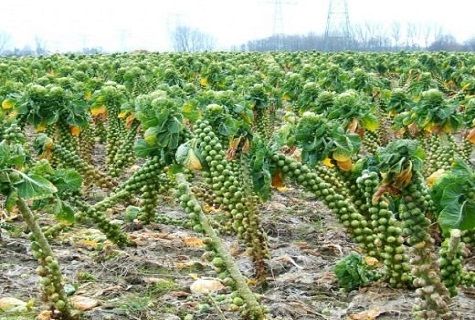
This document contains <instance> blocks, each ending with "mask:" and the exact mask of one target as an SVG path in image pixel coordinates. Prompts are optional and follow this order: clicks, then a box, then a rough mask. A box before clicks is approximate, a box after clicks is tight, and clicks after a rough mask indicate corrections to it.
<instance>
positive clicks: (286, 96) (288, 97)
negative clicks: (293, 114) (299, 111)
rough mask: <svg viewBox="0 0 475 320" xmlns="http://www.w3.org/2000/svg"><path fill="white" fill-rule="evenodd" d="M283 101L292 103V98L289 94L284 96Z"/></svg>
mask: <svg viewBox="0 0 475 320" xmlns="http://www.w3.org/2000/svg"><path fill="white" fill-rule="evenodd" d="M282 100H284V101H290V100H291V99H290V96H289V95H288V94H284V96H283V97H282Z"/></svg>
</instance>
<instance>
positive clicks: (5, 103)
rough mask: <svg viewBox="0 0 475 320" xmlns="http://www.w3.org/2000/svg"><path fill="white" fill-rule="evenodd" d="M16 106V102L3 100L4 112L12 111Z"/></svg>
mask: <svg viewBox="0 0 475 320" xmlns="http://www.w3.org/2000/svg"><path fill="white" fill-rule="evenodd" d="M14 105H15V102H14V101H13V100H11V99H5V100H3V102H2V109H3V110H8V109H11V108H13V106H14Z"/></svg>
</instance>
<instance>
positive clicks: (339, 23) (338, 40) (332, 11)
mask: <svg viewBox="0 0 475 320" xmlns="http://www.w3.org/2000/svg"><path fill="white" fill-rule="evenodd" d="M350 40H351V34H350V14H349V10H348V2H347V0H330V4H329V6H328V15H327V26H326V28H325V49H326V50H327V51H335V50H344V49H348V48H349V44H350Z"/></svg>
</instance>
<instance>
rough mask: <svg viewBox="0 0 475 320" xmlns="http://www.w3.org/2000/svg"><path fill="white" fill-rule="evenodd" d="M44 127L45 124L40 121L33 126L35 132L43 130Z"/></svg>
mask: <svg viewBox="0 0 475 320" xmlns="http://www.w3.org/2000/svg"><path fill="white" fill-rule="evenodd" d="M45 129H46V124H44V123H40V124H39V125H37V126H36V127H35V130H36V132H44V131H45Z"/></svg>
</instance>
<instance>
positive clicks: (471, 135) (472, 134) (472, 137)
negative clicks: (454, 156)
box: [466, 128, 475, 144]
mask: <svg viewBox="0 0 475 320" xmlns="http://www.w3.org/2000/svg"><path fill="white" fill-rule="evenodd" d="M466 139H467V140H468V141H470V142H471V143H474V144H475V128H473V129H471V130H470V131H469V132H468V134H467V137H466Z"/></svg>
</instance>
